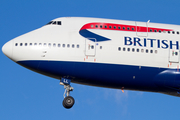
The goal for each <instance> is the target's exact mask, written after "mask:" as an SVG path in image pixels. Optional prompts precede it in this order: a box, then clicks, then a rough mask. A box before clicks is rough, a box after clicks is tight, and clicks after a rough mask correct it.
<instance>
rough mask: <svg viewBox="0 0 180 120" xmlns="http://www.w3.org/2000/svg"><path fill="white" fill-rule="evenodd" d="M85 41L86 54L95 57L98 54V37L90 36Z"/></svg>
mask: <svg viewBox="0 0 180 120" xmlns="http://www.w3.org/2000/svg"><path fill="white" fill-rule="evenodd" d="M85 41H86V42H85V55H86V56H92V57H94V56H95V55H96V39H95V38H88V39H86V40H85Z"/></svg>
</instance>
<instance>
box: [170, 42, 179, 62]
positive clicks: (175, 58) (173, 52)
mask: <svg viewBox="0 0 180 120" xmlns="http://www.w3.org/2000/svg"><path fill="white" fill-rule="evenodd" d="M169 62H171V63H178V62H179V50H177V49H176V46H175V45H173V46H172V49H169Z"/></svg>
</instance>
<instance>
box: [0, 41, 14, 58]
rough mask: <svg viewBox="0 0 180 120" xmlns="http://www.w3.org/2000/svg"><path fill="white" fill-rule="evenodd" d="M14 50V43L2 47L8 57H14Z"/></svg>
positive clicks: (10, 42)
mask: <svg viewBox="0 0 180 120" xmlns="http://www.w3.org/2000/svg"><path fill="white" fill-rule="evenodd" d="M12 49H13V41H12V40H11V41H9V42H7V43H6V44H4V45H3V47H2V52H3V53H4V54H5V55H6V56H7V57H8V58H11V57H12Z"/></svg>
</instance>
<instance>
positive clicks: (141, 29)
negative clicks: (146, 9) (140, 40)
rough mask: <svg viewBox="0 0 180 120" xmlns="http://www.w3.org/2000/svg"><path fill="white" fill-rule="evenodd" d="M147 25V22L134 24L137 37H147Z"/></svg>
mask: <svg viewBox="0 0 180 120" xmlns="http://www.w3.org/2000/svg"><path fill="white" fill-rule="evenodd" d="M148 23H149V22H136V34H137V36H139V37H147V36H148Z"/></svg>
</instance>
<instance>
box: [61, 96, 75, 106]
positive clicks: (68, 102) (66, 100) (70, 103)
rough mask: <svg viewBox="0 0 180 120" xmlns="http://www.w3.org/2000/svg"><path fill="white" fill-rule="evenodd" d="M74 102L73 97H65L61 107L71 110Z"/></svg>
mask: <svg viewBox="0 0 180 120" xmlns="http://www.w3.org/2000/svg"><path fill="white" fill-rule="evenodd" d="M74 102H75V100H74V98H73V97H71V96H67V97H65V98H64V100H63V106H64V107H65V108H67V109H69V108H71V107H72V106H73V105H74Z"/></svg>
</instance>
